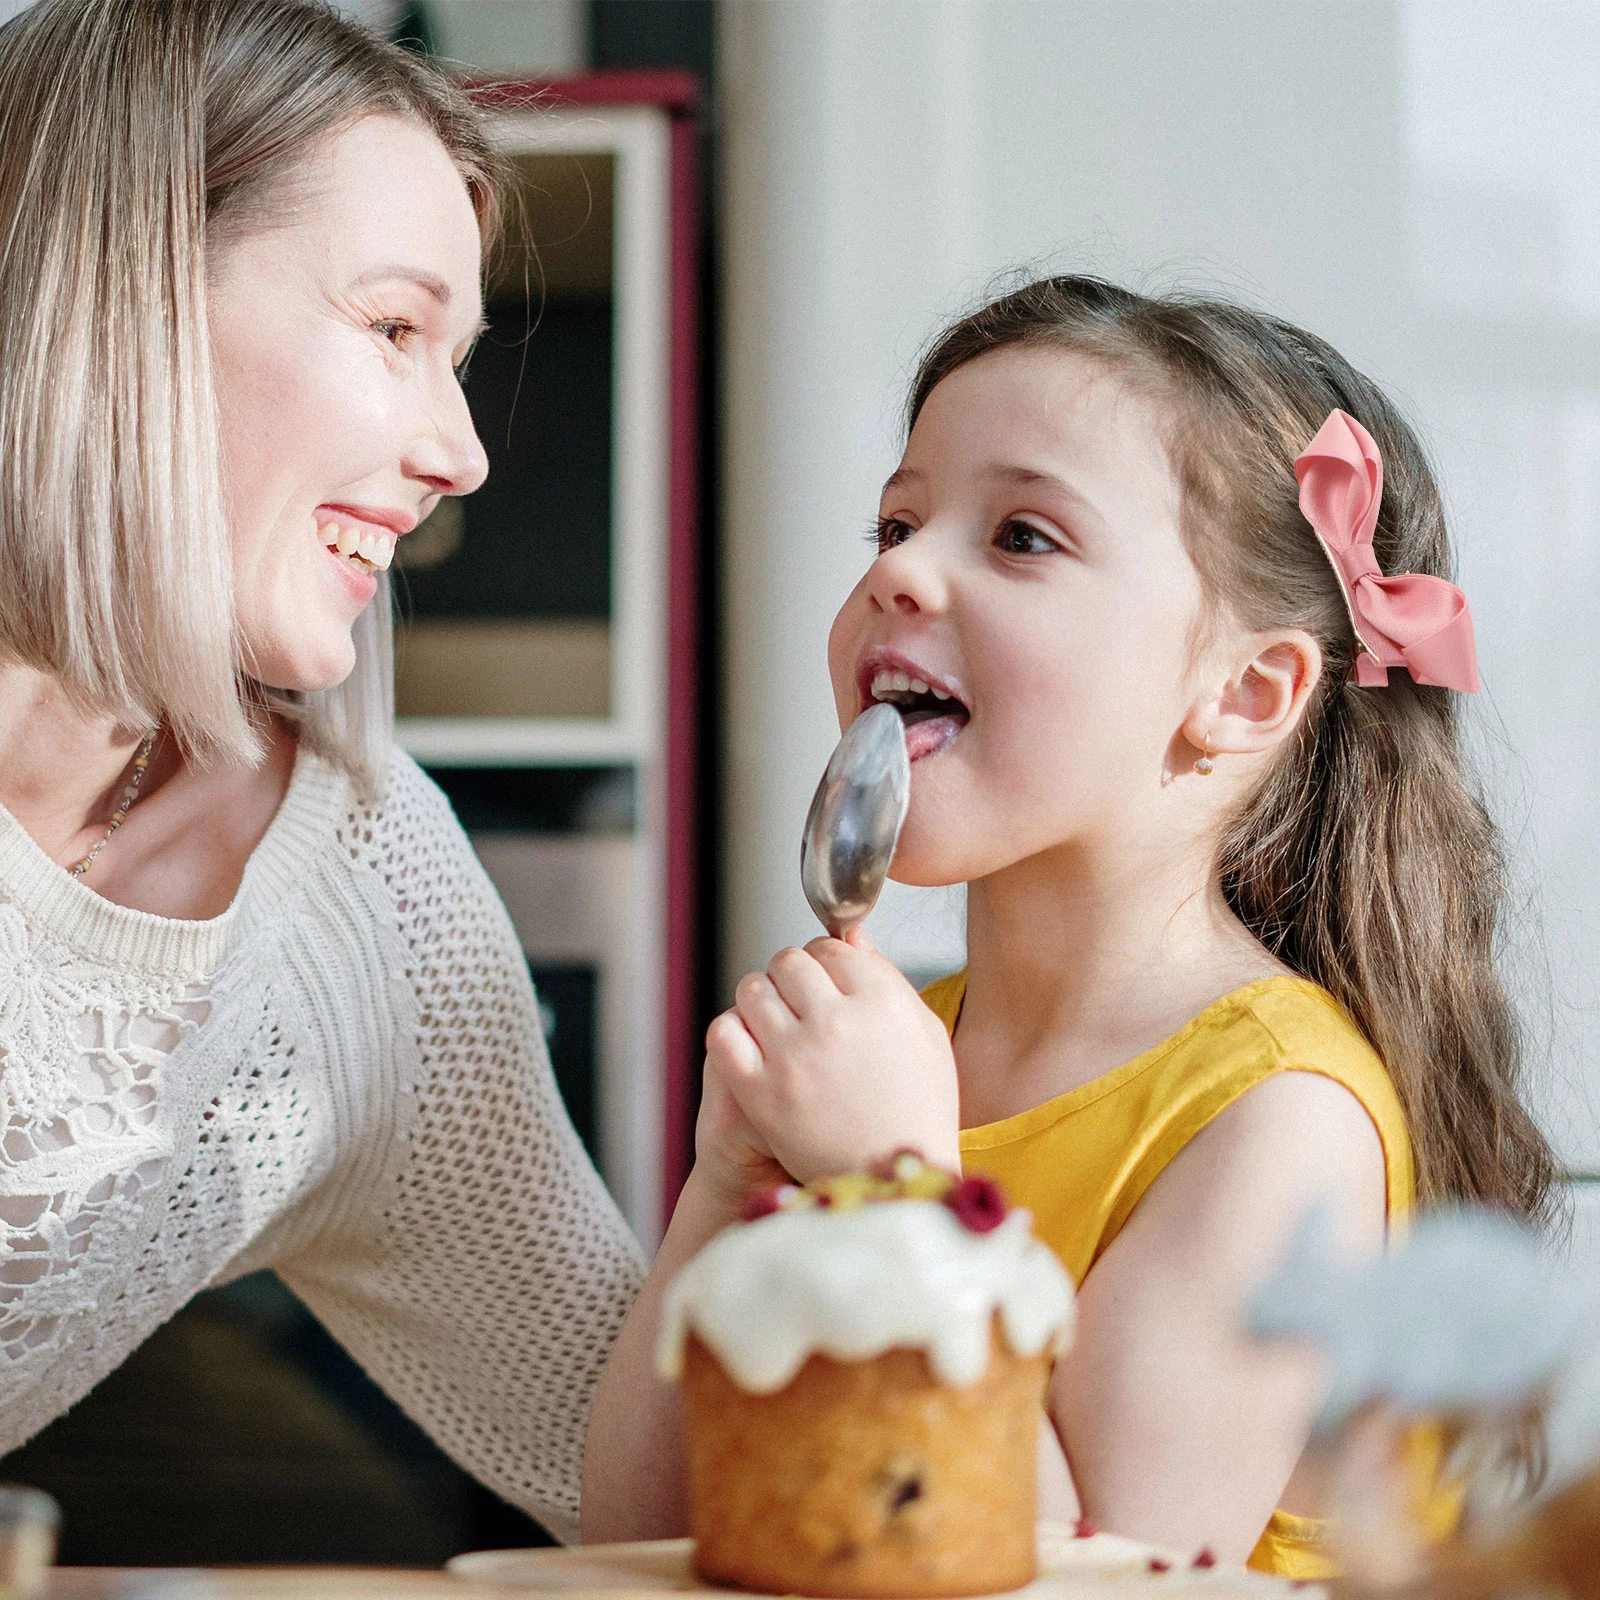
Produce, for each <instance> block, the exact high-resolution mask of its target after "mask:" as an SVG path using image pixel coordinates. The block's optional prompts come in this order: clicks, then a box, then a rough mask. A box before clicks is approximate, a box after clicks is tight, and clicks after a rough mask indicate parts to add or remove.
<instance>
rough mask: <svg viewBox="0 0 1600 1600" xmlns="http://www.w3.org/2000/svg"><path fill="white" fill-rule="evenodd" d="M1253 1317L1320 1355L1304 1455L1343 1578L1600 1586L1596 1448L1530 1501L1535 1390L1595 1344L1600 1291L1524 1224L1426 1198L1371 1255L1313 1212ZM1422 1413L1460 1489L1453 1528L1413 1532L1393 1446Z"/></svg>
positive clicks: (1419, 1584) (1597, 1597) (1410, 1591)
mask: <svg viewBox="0 0 1600 1600" xmlns="http://www.w3.org/2000/svg"><path fill="white" fill-rule="evenodd" d="M1251 1325H1252V1332H1254V1333H1255V1334H1257V1335H1258V1336H1260V1337H1265V1338H1280V1339H1291V1340H1301V1341H1307V1342H1311V1343H1314V1344H1316V1345H1317V1346H1319V1347H1320V1348H1321V1350H1322V1352H1323V1353H1324V1355H1325V1356H1326V1357H1327V1359H1328V1363H1329V1373H1328V1391H1327V1395H1326V1398H1325V1400H1324V1402H1323V1407H1322V1410H1321V1412H1320V1414H1319V1416H1318V1419H1317V1424H1316V1433H1315V1436H1314V1438H1313V1442H1312V1457H1311V1459H1312V1460H1313V1461H1314V1462H1315V1463H1316V1464H1317V1466H1318V1467H1319V1469H1320V1473H1321V1476H1322V1478H1323V1483H1324V1490H1325V1495H1326V1499H1327V1504H1328V1509H1329V1512H1330V1513H1331V1520H1332V1529H1333V1538H1334V1541H1335V1553H1336V1556H1337V1559H1338V1560H1339V1562H1340V1564H1341V1566H1342V1568H1343V1570H1344V1572H1345V1575H1346V1576H1345V1578H1344V1579H1343V1581H1342V1582H1341V1584H1340V1586H1339V1587H1340V1590H1341V1592H1343V1593H1346V1594H1351V1595H1366V1594H1373V1595H1378V1594H1382V1595H1386V1596H1400V1595H1404V1596H1408V1597H1409V1596H1416V1597H1419V1600H1420V1597H1423V1596H1428V1597H1434V1596H1437V1597H1439V1600H1479V1597H1482V1600H1490V1597H1497V1596H1507V1597H1509V1596H1513V1595H1526V1594H1552V1595H1567V1596H1570V1597H1572V1600H1600V1462H1595V1463H1592V1464H1589V1465H1588V1466H1587V1467H1586V1468H1585V1469H1583V1470H1581V1471H1580V1472H1579V1473H1578V1474H1577V1475H1576V1476H1575V1477H1574V1478H1573V1479H1572V1480H1571V1481H1569V1482H1568V1483H1566V1484H1565V1485H1562V1486H1558V1487H1557V1489H1556V1491H1555V1492H1554V1493H1552V1494H1550V1495H1549V1496H1548V1497H1546V1498H1544V1499H1542V1500H1541V1501H1540V1502H1539V1503H1537V1504H1534V1503H1532V1501H1531V1499H1530V1495H1531V1492H1532V1491H1533V1490H1534V1489H1536V1488H1538V1487H1539V1485H1540V1482H1541V1480H1542V1478H1543V1474H1544V1456H1543V1420H1544V1416H1545V1412H1546V1408H1547V1404H1548V1402H1549V1398H1550V1395H1551V1393H1552V1391H1553V1390H1554V1388H1555V1386H1556V1383H1557V1380H1558V1379H1559V1377H1560V1376H1561V1374H1562V1373H1563V1372H1564V1371H1565V1370H1566V1369H1568V1368H1570V1367H1571V1366H1573V1365H1574V1364H1575V1363H1576V1362H1577V1360H1578V1358H1579V1356H1580V1354H1581V1353H1582V1352H1583V1351H1584V1349H1585V1347H1587V1346H1589V1345H1592V1344H1594V1343H1595V1342H1596V1340H1600V1295H1597V1294H1596V1293H1595V1291H1594V1289H1593V1288H1592V1287H1590V1286H1588V1285H1586V1284H1584V1283H1581V1282H1580V1281H1579V1280H1578V1279H1577V1278H1575V1277H1574V1276H1572V1275H1571V1274H1570V1273H1565V1272H1562V1271H1560V1270H1558V1269H1556V1268H1555V1267H1553V1266H1552V1264H1551V1263H1550V1262H1549V1261H1548V1259H1547V1258H1546V1257H1545V1256H1544V1254H1543V1253H1542V1251H1541V1249H1540V1245H1539V1241H1538V1240H1537V1239H1536V1238H1535V1237H1534V1235H1532V1234H1531V1233H1529V1232H1528V1231H1527V1230H1525V1229H1524V1228H1522V1227H1520V1226H1518V1225H1517V1224H1516V1223H1514V1222H1512V1221H1510V1220H1509V1219H1508V1218H1506V1217H1504V1216H1502V1215H1499V1214H1497V1213H1491V1212H1486V1211H1473V1210H1467V1209H1463V1210H1459V1211H1450V1212H1440V1213H1435V1214H1433V1215H1429V1216H1424V1217H1422V1218H1421V1219H1420V1220H1419V1221H1418V1222H1417V1223H1416V1225H1415V1226H1414V1227H1413V1229H1412V1231H1411V1233H1410V1236H1409V1237H1408V1238H1407V1240H1406V1241H1405V1242H1404V1243H1403V1244H1402V1245H1400V1246H1399V1247H1398V1248H1396V1249H1394V1250H1392V1251H1391V1252H1390V1253H1388V1254H1387V1255H1385V1256H1383V1257H1381V1258H1379V1259H1377V1260H1375V1261H1371V1262H1367V1263H1363V1264H1361V1265H1356V1266H1350V1265H1344V1264H1341V1263H1339V1262H1338V1261H1337V1260H1336V1258H1335V1257H1334V1255H1333V1253H1332V1252H1331V1250H1330V1248H1329V1243H1328V1235H1327V1227H1326V1223H1325V1219H1323V1218H1322V1217H1321V1216H1319V1215H1313V1216H1311V1217H1310V1218H1308V1219H1307V1221H1306V1223H1305V1224H1304V1225H1303V1226H1302V1228H1301V1231H1300V1234H1299V1236H1298V1237H1297V1239H1296V1241H1295V1244H1294V1246H1293V1248H1292V1250H1291V1252H1290V1255H1289V1258H1288V1260H1287V1261H1286V1262H1285V1263H1284V1265H1283V1267H1282V1268H1281V1269H1280V1270H1279V1272H1278V1273H1277V1275H1276V1276H1275V1277H1274V1278H1273V1279H1272V1280H1271V1282H1269V1283H1268V1284H1267V1285H1266V1286H1265V1287H1264V1288H1263V1289H1262V1290H1261V1292H1260V1293H1259V1295H1258V1296H1257V1298H1256V1301H1255V1303H1254V1305H1253V1307H1252V1312H1251ZM1430 1422H1431V1423H1432V1424H1433V1425H1434V1426H1436V1427H1438V1428H1440V1429H1441V1430H1442V1433H1443V1436H1444V1438H1445V1439H1446V1440H1447V1441H1448V1443H1449V1446H1450V1448H1449V1453H1448V1460H1447V1462H1446V1466H1447V1469H1448V1475H1449V1476H1450V1477H1452V1478H1454V1479H1458V1480H1459V1481H1460V1483H1461V1485H1462V1489H1463V1498H1464V1512H1463V1515H1462V1517H1461V1519H1460V1521H1459V1524H1458V1525H1457V1526H1456V1527H1455V1528H1454V1529H1429V1528H1427V1527H1425V1526H1423V1524H1422V1523H1421V1521H1420V1520H1419V1518H1418V1516H1417V1514H1416V1513H1417V1507H1418V1506H1419V1505H1420V1504H1421V1503H1422V1500H1423V1498H1424V1496H1425V1494H1426V1489H1427V1486H1426V1485H1422V1484H1419V1483H1418V1482H1417V1481H1416V1472H1415V1468H1414V1465H1413V1463H1414V1461H1415V1453H1414V1451H1412V1450H1411V1449H1410V1448H1409V1447H1410V1444H1411V1441H1412V1440H1413V1438H1414V1436H1415V1433H1416V1430H1417V1428H1418V1426H1419V1425H1425V1424H1428V1423H1430ZM1508 1485H1514V1486H1515V1488H1516V1490H1517V1494H1516V1495H1515V1497H1514V1501H1513V1503H1511V1504H1507V1500H1506V1494H1505V1490H1506V1488H1507V1487H1508Z"/></svg>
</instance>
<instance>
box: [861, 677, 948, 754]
mask: <svg viewBox="0 0 1600 1600" xmlns="http://www.w3.org/2000/svg"><path fill="white" fill-rule="evenodd" d="M864 698H865V699H866V701H867V703H868V704H869V705H870V704H879V705H891V706H893V707H894V708H895V709H896V710H897V711H898V712H899V713H900V718H901V720H902V721H903V722H904V723H905V728H906V754H907V755H909V756H910V757H911V759H912V760H913V761H919V760H921V758H922V757H923V756H931V755H935V754H937V753H938V752H939V751H941V750H943V749H945V748H946V747H947V746H948V745H949V744H950V743H951V741H952V740H953V739H954V738H955V737H956V735H957V734H958V733H960V732H961V730H962V729H963V728H964V727H966V725H967V723H968V721H969V720H970V719H971V716H972V713H971V712H970V711H969V710H968V709H967V707H966V706H965V705H964V704H963V703H962V702H961V700H960V699H959V698H958V697H957V696H956V694H955V692H954V691H953V690H951V689H949V688H947V687H946V686H945V685H944V684H942V683H938V682H936V681H930V680H929V679H927V678H923V677H917V676H914V675H913V673H912V672H911V671H902V670H900V669H898V668H894V667H887V666H880V667H878V668H877V669H876V670H875V671H873V673H872V675H871V677H870V679H869V680H868V683H867V692H866V695H865V696H864Z"/></svg>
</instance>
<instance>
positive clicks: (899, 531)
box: [869, 517, 916, 556]
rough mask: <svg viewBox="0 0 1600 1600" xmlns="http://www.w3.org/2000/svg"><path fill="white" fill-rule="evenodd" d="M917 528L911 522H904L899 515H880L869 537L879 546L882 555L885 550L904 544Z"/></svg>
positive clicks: (879, 552)
mask: <svg viewBox="0 0 1600 1600" xmlns="http://www.w3.org/2000/svg"><path fill="white" fill-rule="evenodd" d="M915 532H916V529H915V528H913V527H912V526H911V524H910V523H909V522H902V521H901V520H900V519H899V518H898V517H879V518H878V521H877V523H876V525H875V526H874V527H873V530H872V532H871V534H870V535H869V537H870V538H871V539H872V541H873V543H875V544H876V545H877V547H878V554H879V555H880V556H881V555H882V554H883V553H884V551H885V550H893V549H894V547H895V546H896V545H897V544H904V543H905V542H906V540H907V539H909V538H910V537H911V535H912V534H913V533H915Z"/></svg>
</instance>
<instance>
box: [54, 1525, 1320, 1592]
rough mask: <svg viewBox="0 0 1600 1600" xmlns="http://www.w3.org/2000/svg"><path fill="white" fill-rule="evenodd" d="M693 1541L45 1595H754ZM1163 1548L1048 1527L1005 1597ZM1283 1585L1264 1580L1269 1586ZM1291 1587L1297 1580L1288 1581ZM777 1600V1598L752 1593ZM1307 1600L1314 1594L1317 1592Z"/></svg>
mask: <svg viewBox="0 0 1600 1600" xmlns="http://www.w3.org/2000/svg"><path fill="white" fill-rule="evenodd" d="M693 1552H694V1547H693V1545H692V1544H691V1543H690V1541H689V1540H687V1539H657V1540H651V1541H648V1542H643V1543H639V1544H610V1545H605V1544H600V1545H584V1546H576V1547H574V1548H572V1549H567V1550H559V1549H557V1550H548V1549H547V1550H484V1551H479V1552H478V1553H476V1554H474V1555H466V1556H458V1557H457V1558H456V1559H455V1561H453V1562H452V1563H451V1567H452V1569H453V1570H451V1571H447V1572H418V1571H415V1570H405V1569H401V1568H374V1567H253V1568H252V1567H240V1568H232V1569H215V1568H207V1569H205V1570H183V1571H171V1572H159V1571H154V1570H149V1569H135V1568H118V1567H58V1568H57V1569H56V1570H55V1572H54V1573H53V1574H52V1575H51V1583H50V1587H49V1588H48V1589H47V1590H46V1591H45V1600H147V1597H148V1600H157V1597H159V1600H168V1597H169V1595H170V1600H512V1597H513V1596H521V1597H523V1600H535V1597H538V1596H548V1595H556V1594H560V1595H564V1596H566V1597H568V1600H579V1597H580V1596H587V1597H588V1600H679V1597H681V1596H683V1595H685V1594H696V1593H698V1594H703V1595H707V1594H709V1595H716V1596H718V1597H719V1600H746V1597H741V1596H740V1595H738V1594H737V1592H736V1591H734V1590H730V1589H716V1590H713V1589H709V1588H708V1587H707V1586H706V1585H705V1584H703V1583H702V1582H701V1581H700V1580H699V1579H698V1578H697V1577H696V1576H695V1574H694V1568H693V1560H692V1558H693ZM1153 1553H1154V1552H1153V1551H1152V1549H1151V1547H1150V1546H1148V1545H1142V1544H1136V1543H1135V1542H1134V1541H1133V1540H1131V1539H1117V1538H1114V1537H1112V1536H1110V1535H1102V1536H1101V1537H1100V1539H1098V1540H1095V1541H1090V1542H1081V1541H1078V1540H1076V1539H1074V1538H1073V1537H1072V1533H1071V1530H1070V1529H1065V1528H1056V1527H1053V1526H1051V1525H1050V1524H1048V1523H1044V1524H1041V1525H1040V1528H1039V1576H1038V1578H1037V1579H1035V1581H1034V1582H1033V1583H1032V1584H1030V1585H1029V1586H1028V1587H1027V1588H1026V1589H1019V1590H1017V1591H1016V1592H1015V1593H1014V1594H1013V1595H1010V1596H1006V1597H1004V1600H1068V1596H1067V1591H1068V1590H1070V1589H1071V1588H1072V1587H1073V1580H1074V1579H1081V1578H1083V1577H1085V1576H1087V1575H1091V1574H1099V1575H1109V1574H1114V1573H1127V1572H1139V1571H1143V1570H1144V1569H1145V1567H1146V1565H1147V1563H1148V1561H1149V1558H1150V1556H1151V1555H1152V1554H1153ZM1272 1587H1273V1585H1272V1583H1271V1581H1270V1580H1263V1588H1264V1590H1271V1589H1272ZM1283 1587H1284V1589H1285V1591H1287V1585H1284V1586H1283ZM748 1600H770V1597H769V1596H768V1597H748ZM1307 1600H1312V1597H1310V1596H1308V1597H1307Z"/></svg>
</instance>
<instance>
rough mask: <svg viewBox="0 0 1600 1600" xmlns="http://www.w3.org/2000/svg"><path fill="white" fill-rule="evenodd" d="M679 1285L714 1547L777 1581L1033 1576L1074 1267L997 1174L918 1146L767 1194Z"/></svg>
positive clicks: (679, 1358) (728, 1564) (674, 1348)
mask: <svg viewBox="0 0 1600 1600" xmlns="http://www.w3.org/2000/svg"><path fill="white" fill-rule="evenodd" d="M746 1215H747V1217H749V1218H751V1219H752V1220H749V1221H747V1222H746V1223H744V1224H741V1225H738V1226H735V1227H732V1228H729V1229H728V1230H726V1231H725V1232H724V1233H722V1234H720V1235H718V1237H717V1238H716V1239H714V1240H712V1242H711V1243H710V1244H709V1245H707V1246H706V1248H705V1249H704V1250H702V1251H701V1252H700V1254H699V1255H698V1256H696V1257H695V1258H694V1260H693V1261H691V1262H690V1263H689V1264H688V1266H687V1267H685V1268H684V1270H683V1272H682V1273H680V1274H679V1276H678V1278H677V1279H676V1280H675V1282H674V1283H673V1284H672V1286H671V1288H670V1289H669V1291H668V1294H667V1299H666V1303H665V1308H664V1312H663V1322H662V1331H661V1341H660V1347H659V1351H658V1365H659V1367H660V1369H661V1371H662V1374H663V1375H664V1376H666V1377H670V1378H678V1379H681V1380H682V1382H683V1386H684V1399H685V1407H686V1424H687V1434H688V1447H689V1482H690V1506H691V1511H690V1517H691V1523H692V1530H693V1533H694V1536H695V1541H696V1544H695V1566H696V1569H697V1571H698V1572H699V1573H700V1575H701V1576H702V1577H704V1578H708V1579H710V1580H712V1581H714V1582H719V1583H725V1584H732V1585H735V1586H738V1587H740V1588H746V1589H756V1590H762V1591H766V1592H770V1593H775V1594H789V1593H805V1594H811V1595H818V1596H846V1597H860V1600H868V1597H876V1596H891V1595H893V1596H941V1595H978V1594H987V1593H993V1592H996V1591H998V1590H1002V1589H1014V1588H1019V1587H1021V1586H1022V1585H1023V1584H1025V1583H1028V1582H1029V1581H1030V1580H1031V1579H1032V1578H1033V1576H1034V1573H1035V1565H1036V1542H1035V1528H1034V1522H1035V1510H1036V1506H1035V1470H1036V1451H1037V1447H1038V1433H1039V1424H1040V1418H1041V1415H1042V1407H1043V1401H1044V1392H1045V1385H1046V1382H1047V1380H1048V1377H1049V1370H1050V1364H1051V1362H1052V1361H1053V1359H1054V1358H1055V1356H1056V1355H1057V1354H1059V1353H1060V1352H1061V1351H1062V1350H1063V1349H1064V1348H1065V1346H1066V1342H1067V1339H1068V1336H1069V1334H1070V1331H1071V1325H1072V1286H1071V1281H1070V1280H1069V1279H1068V1277H1067V1275H1066V1273H1065V1272H1064V1270H1063V1269H1062V1267H1061V1265H1060V1263H1059V1262H1058V1261H1057V1260H1056V1258H1055V1256H1054V1254H1053V1253H1052V1252H1051V1251H1050V1250H1049V1249H1048V1248H1047V1247H1046V1246H1044V1245H1043V1244H1041V1243H1039V1242H1038V1241H1037V1240H1036V1239H1035V1238H1034V1237H1033V1235H1032V1231H1031V1227H1030V1218H1029V1216H1028V1213H1027V1212H1025V1211H1009V1212H1008V1210H1007V1208H1006V1205H1005V1202H1004V1200H1003V1198H1002V1197H1001V1195H1000V1193H999V1191H998V1189H996V1188H995V1186H994V1185H993V1184H991V1183H989V1182H987V1180H984V1179H965V1180H962V1179H959V1178H957V1177H955V1176H953V1175H952V1174H949V1173H946V1172H942V1171H940V1170H938V1169H937V1168H933V1167H928V1166H925V1165H924V1164H923V1163H922V1161H921V1160H920V1158H918V1157H917V1156H916V1155H915V1154H914V1153H913V1152H909V1151H902V1152H899V1153H898V1154H897V1155H895V1156H894V1157H892V1158H891V1159H890V1160H889V1161H888V1162H886V1163H884V1164H882V1165H881V1166H880V1167H878V1168H876V1169H875V1170H873V1171H871V1172H862V1173H849V1174H844V1175H842V1176H838V1177H830V1178H820V1179H817V1180H815V1181H814V1182H812V1183H810V1184H808V1185H805V1186H804V1187H800V1186H786V1187H784V1188H782V1189H778V1190H772V1191H768V1192H765V1193H762V1194H759V1195H755V1196H752V1197H751V1203H750V1205H749V1206H748V1207H747V1209H746Z"/></svg>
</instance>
